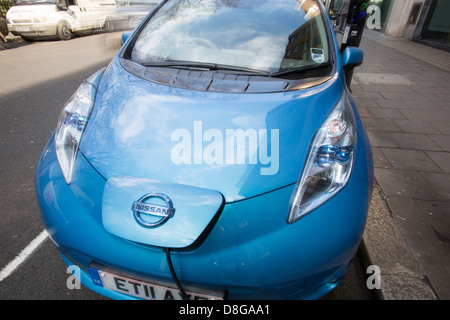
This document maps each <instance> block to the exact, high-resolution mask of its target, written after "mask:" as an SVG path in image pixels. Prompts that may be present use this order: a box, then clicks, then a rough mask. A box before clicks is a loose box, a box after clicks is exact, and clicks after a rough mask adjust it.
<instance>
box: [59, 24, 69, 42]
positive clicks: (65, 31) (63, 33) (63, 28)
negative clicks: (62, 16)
mask: <svg viewBox="0 0 450 320" xmlns="http://www.w3.org/2000/svg"><path fill="white" fill-rule="evenodd" d="M56 34H57V35H58V37H59V38H60V39H61V40H70V39H71V38H72V30H70V27H69V25H68V24H67V23H66V22H62V23H60V24H58V27H57V29H56Z"/></svg>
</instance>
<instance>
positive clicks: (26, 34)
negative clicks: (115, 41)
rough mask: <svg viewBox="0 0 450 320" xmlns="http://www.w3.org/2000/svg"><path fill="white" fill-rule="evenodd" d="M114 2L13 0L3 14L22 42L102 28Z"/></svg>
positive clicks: (11, 29) (61, 36) (69, 36)
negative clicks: (12, 3) (22, 39)
mask: <svg viewBox="0 0 450 320" xmlns="http://www.w3.org/2000/svg"><path fill="white" fill-rule="evenodd" d="M115 6H116V3H115V1H114V0H101V1H98V0H17V1H16V5H15V6H13V7H11V8H10V9H9V10H8V12H7V14H6V18H7V22H8V27H9V31H10V32H11V33H12V34H14V35H15V36H21V37H22V38H24V39H25V40H31V39H38V38H43V37H58V38H59V39H61V40H69V39H71V38H72V36H73V34H74V33H85V32H92V31H93V30H95V29H103V27H104V25H105V19H106V16H107V15H108V14H109V12H110V11H111V10H112V9H114V8H115Z"/></svg>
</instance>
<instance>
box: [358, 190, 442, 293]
mask: <svg viewBox="0 0 450 320" xmlns="http://www.w3.org/2000/svg"><path fill="white" fill-rule="evenodd" d="M360 254H361V259H362V264H363V266H364V267H366V268H367V267H368V266H371V265H376V266H378V267H379V268H380V271H381V274H380V280H381V286H380V289H376V290H375V297H376V298H377V299H379V300H438V299H439V298H438V297H437V295H436V294H435V293H434V291H433V289H432V288H431V286H430V285H429V283H428V280H427V279H426V277H424V276H423V275H422V272H421V271H420V267H419V264H418V263H417V261H416V260H415V259H414V256H413V255H412V253H411V251H410V249H409V248H408V246H407V245H406V242H405V240H404V239H403V236H402V234H401V233H400V230H399V229H398V227H397V226H396V224H395V222H394V220H393V218H392V216H391V213H390V211H389V208H388V206H387V204H386V202H385V200H384V199H383V197H382V194H381V191H380V190H379V188H378V186H377V185H375V186H374V189H373V193H372V201H371V203H370V207H369V212H368V217H367V223H366V229H365V231H364V235H363V240H362V242H361V246H360Z"/></svg>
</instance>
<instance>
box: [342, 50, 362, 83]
mask: <svg viewBox="0 0 450 320" xmlns="http://www.w3.org/2000/svg"><path fill="white" fill-rule="evenodd" d="M363 61H364V52H363V51H362V50H361V49H360V48H357V47H347V48H345V50H344V52H343V53H342V64H343V66H344V74H345V82H346V83H347V87H349V88H350V84H351V82H352V78H353V70H354V69H355V68H356V67H358V66H360V65H361V64H362V63H363Z"/></svg>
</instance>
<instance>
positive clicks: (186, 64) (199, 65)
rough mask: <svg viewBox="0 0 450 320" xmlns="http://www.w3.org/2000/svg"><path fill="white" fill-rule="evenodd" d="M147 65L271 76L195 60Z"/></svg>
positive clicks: (243, 68)
mask: <svg viewBox="0 0 450 320" xmlns="http://www.w3.org/2000/svg"><path fill="white" fill-rule="evenodd" d="M145 66H146V67H169V68H180V69H189V70H198V71H204V70H207V71H220V70H226V71H235V72H236V73H237V74H242V75H259V76H270V73H269V72H267V71H263V70H257V69H251V68H245V67H237V66H228V65H222V64H216V63H209V62H195V61H176V60H170V61H157V62H151V63H148V64H145Z"/></svg>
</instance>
